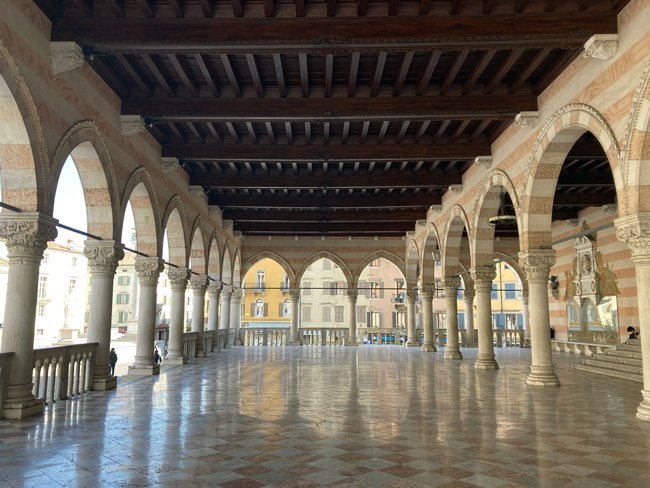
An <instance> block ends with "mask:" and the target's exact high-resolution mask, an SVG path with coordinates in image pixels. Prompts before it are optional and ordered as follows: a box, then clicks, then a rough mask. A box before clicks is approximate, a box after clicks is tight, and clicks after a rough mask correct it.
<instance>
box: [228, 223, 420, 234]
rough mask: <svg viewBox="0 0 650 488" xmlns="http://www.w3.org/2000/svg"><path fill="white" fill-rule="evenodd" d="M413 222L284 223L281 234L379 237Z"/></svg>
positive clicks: (242, 227)
mask: <svg viewBox="0 0 650 488" xmlns="http://www.w3.org/2000/svg"><path fill="white" fill-rule="evenodd" d="M414 227H415V222H352V223H350V222H298V223H292V222H286V223H283V224H282V233H283V234H289V235H295V234H317V235H322V234H332V233H337V234H345V235H347V234H349V233H351V232H353V233H355V234H357V235H358V234H360V233H364V234H370V235H375V234H376V235H381V234H385V233H391V234H393V233H394V232H401V233H406V232H407V231H410V230H413V228H414ZM234 230H236V231H240V232H243V233H244V234H247V233H248V232H251V231H254V232H256V233H258V234H259V233H263V234H266V233H269V232H278V225H277V224H276V223H273V222H256V223H249V222H237V221H236V222H235V225H234Z"/></svg>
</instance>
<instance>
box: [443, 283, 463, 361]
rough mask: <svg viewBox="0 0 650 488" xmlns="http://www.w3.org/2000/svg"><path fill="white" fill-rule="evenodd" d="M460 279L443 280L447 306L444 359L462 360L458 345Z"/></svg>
mask: <svg viewBox="0 0 650 488" xmlns="http://www.w3.org/2000/svg"><path fill="white" fill-rule="evenodd" d="M459 286H460V278H458V277H456V276H450V277H449V278H445V279H444V288H445V302H446V305H447V345H446V347H445V354H444V358H445V359H463V353H462V352H460V347H459V345H458V287H459Z"/></svg>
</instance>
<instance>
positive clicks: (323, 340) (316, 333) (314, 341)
mask: <svg viewBox="0 0 650 488" xmlns="http://www.w3.org/2000/svg"><path fill="white" fill-rule="evenodd" d="M299 334H300V339H301V341H302V343H303V344H304V345H305V346H343V345H345V343H346V342H347V341H348V329H344V328H342V327H321V328H318V329H300V331H299Z"/></svg>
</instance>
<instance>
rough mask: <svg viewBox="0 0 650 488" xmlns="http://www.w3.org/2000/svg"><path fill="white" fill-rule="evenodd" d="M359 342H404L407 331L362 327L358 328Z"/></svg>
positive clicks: (398, 343) (396, 343) (399, 343)
mask: <svg viewBox="0 0 650 488" xmlns="http://www.w3.org/2000/svg"><path fill="white" fill-rule="evenodd" d="M357 333H358V335H359V344H394V345H398V346H399V345H401V344H404V341H405V340H406V339H405V338H406V331H404V329H377V328H371V329H360V330H358V332H357Z"/></svg>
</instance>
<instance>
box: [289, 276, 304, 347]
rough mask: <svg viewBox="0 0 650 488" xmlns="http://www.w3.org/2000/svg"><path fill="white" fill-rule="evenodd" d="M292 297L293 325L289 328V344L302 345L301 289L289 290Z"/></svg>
mask: <svg viewBox="0 0 650 488" xmlns="http://www.w3.org/2000/svg"><path fill="white" fill-rule="evenodd" d="M289 296H290V297H291V326H290V328H289V345H290V346H301V345H302V343H301V342H300V332H299V330H300V324H298V306H299V304H300V289H291V290H289Z"/></svg>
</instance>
